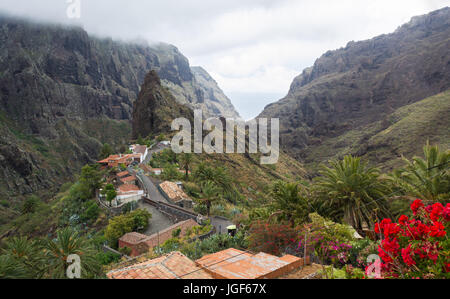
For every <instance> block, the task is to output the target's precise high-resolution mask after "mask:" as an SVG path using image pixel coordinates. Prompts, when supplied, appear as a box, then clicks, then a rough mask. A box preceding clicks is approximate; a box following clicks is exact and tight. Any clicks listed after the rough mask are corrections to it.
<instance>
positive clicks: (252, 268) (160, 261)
mask: <svg viewBox="0 0 450 299" xmlns="http://www.w3.org/2000/svg"><path fill="white" fill-rule="evenodd" d="M131 237H132V235H130V238H131ZM304 266H305V265H304V262H303V259H302V258H298V257H295V256H292V255H285V256H282V257H276V256H273V255H270V254H267V253H262V252H261V253H257V254H253V253H249V252H245V251H241V250H237V249H234V248H230V249H227V250H223V251H220V252H217V253H213V254H210V255H207V256H204V257H202V258H200V259H198V260H196V261H195V262H194V261H192V260H190V259H189V258H187V257H186V256H184V255H183V254H181V253H180V252H172V253H170V254H167V255H164V256H162V257H159V258H156V259H153V260H148V261H145V262H140V263H136V264H132V265H127V266H122V267H118V268H117V269H115V270H112V271H110V272H109V273H108V274H107V277H108V278H110V279H211V278H212V279H275V278H281V277H284V276H286V275H287V274H289V273H293V272H294V271H298V270H299V269H301V268H302V267H304Z"/></svg>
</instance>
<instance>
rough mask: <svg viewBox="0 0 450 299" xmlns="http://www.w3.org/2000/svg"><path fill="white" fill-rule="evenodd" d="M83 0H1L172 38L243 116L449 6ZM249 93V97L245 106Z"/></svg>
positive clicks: (56, 17)
mask: <svg viewBox="0 0 450 299" xmlns="http://www.w3.org/2000/svg"><path fill="white" fill-rule="evenodd" d="M80 1H81V19H79V20H76V21H74V20H70V19H68V18H67V15H66V9H67V6H68V4H67V1H66V0H40V1H29V0H2V1H1V2H0V11H2V12H6V13H11V14H15V15H20V16H25V17H30V18H34V19H37V20H43V21H51V22H57V23H75V24H78V25H81V26H83V27H84V29H86V30H87V31H88V32H89V33H91V34H95V35H98V36H108V37H112V38H115V39H121V40H135V39H145V40H147V41H150V42H151V41H154V42H156V41H163V42H167V43H171V44H174V45H176V46H177V47H178V48H179V49H180V50H181V52H182V53H184V54H185V55H186V56H187V57H188V58H189V59H190V61H191V64H192V65H201V66H203V67H204V68H205V69H206V70H208V71H209V72H210V73H211V74H212V75H213V77H214V78H215V79H216V80H217V81H218V83H219V85H220V86H221V87H222V89H224V91H225V93H227V94H230V95H240V96H236V97H234V98H233V97H232V100H233V102H234V103H235V105H236V106H238V107H240V112H241V114H242V115H243V116H244V117H246V118H249V117H253V116H256V115H257V114H258V113H259V112H260V111H261V109H262V108H263V107H264V106H265V105H267V104H268V103H270V102H273V101H276V100H278V99H279V98H280V97H282V96H283V95H285V94H286V93H287V92H288V89H289V86H290V84H291V82H292V80H293V78H294V77H295V76H296V75H298V74H299V73H300V72H301V71H302V70H303V69H304V68H306V67H309V66H311V65H312V64H313V63H314V61H315V59H317V58H318V57H320V55H322V54H323V53H324V52H326V51H327V50H332V49H336V48H340V47H343V46H345V45H346V44H347V42H349V41H351V40H355V41H356V40H363V39H368V38H372V37H374V36H376V35H379V34H383V33H389V32H392V31H394V30H395V29H396V28H397V27H398V26H400V25H402V24H403V23H405V22H408V21H409V20H410V18H411V17H413V16H415V15H421V14H425V13H428V12H430V11H432V10H436V9H439V8H442V7H444V6H446V5H448V4H449V1H448V0H396V1H392V0H377V1H373V0H340V1H335V0H315V1H312V0H311V1H305V0H276V1H275V0H246V1H242V0H227V1H224V0H183V1H179V0H165V1H156V0H128V1H123V0H80ZM246 95H247V96H246ZM258 95H261V101H259V102H258V101H257V100H255V99H256V98H257V96H258ZM268 95H270V96H273V97H275V98H271V99H270V98H268ZM246 97H247V98H249V99H250V98H251V99H252V100H248V105H246ZM255 103H257V105H255Z"/></svg>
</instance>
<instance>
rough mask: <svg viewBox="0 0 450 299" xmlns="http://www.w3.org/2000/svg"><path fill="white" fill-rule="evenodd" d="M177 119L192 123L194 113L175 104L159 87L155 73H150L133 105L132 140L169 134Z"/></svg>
mask: <svg viewBox="0 0 450 299" xmlns="http://www.w3.org/2000/svg"><path fill="white" fill-rule="evenodd" d="M178 117H186V118H188V119H190V120H191V121H192V120H193V119H194V113H193V111H192V110H191V109H190V108H189V107H187V106H184V105H182V104H179V103H177V102H176V100H175V98H174V97H173V95H172V94H171V93H170V92H169V91H168V90H167V88H165V87H163V86H162V85H161V80H160V78H159V76H158V74H157V73H156V71H150V72H149V73H148V74H147V76H145V80H144V84H143V85H142V88H141V91H140V93H139V96H138V99H137V100H136V101H135V102H134V105H133V120H132V124H133V138H136V139H137V138H138V137H139V136H141V137H142V136H148V135H150V134H153V135H155V134H159V133H167V132H170V131H171V128H170V127H171V123H172V121H173V120H174V119H176V118H178Z"/></svg>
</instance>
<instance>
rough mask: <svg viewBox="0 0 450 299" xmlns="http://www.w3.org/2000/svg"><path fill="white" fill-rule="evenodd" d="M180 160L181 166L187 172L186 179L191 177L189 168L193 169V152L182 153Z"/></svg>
mask: <svg viewBox="0 0 450 299" xmlns="http://www.w3.org/2000/svg"><path fill="white" fill-rule="evenodd" d="M178 160H179V161H180V167H181V169H184V170H185V172H186V180H188V179H189V170H190V169H191V165H192V161H193V157H192V154H188V153H183V154H181V155H180V158H179V159H178Z"/></svg>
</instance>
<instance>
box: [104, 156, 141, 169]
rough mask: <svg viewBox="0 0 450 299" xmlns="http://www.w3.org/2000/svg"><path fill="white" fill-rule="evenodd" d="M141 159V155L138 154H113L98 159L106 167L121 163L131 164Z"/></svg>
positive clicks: (116, 165)
mask: <svg viewBox="0 0 450 299" xmlns="http://www.w3.org/2000/svg"><path fill="white" fill-rule="evenodd" d="M139 161H140V155H137V154H128V155H122V154H119V155H111V156H109V157H108V158H106V159H104V160H101V161H97V163H98V164H100V165H102V166H104V167H118V166H119V165H121V164H124V165H125V166H129V165H130V164H131V163H133V162H139Z"/></svg>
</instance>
